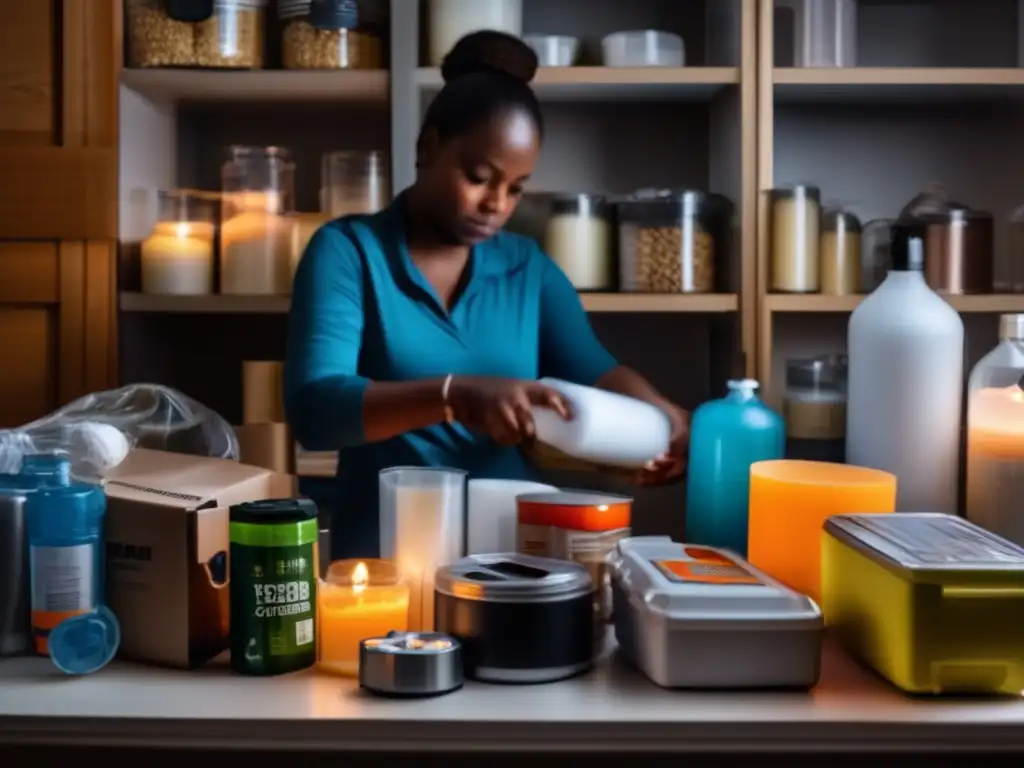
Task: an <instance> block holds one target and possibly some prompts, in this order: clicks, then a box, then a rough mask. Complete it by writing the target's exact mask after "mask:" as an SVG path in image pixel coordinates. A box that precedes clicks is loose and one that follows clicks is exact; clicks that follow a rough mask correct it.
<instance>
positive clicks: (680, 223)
mask: <svg viewBox="0 0 1024 768" xmlns="http://www.w3.org/2000/svg"><path fill="white" fill-rule="evenodd" d="M617 209H618V218H619V278H620V280H619V283H620V288H621V289H622V290H623V291H635V292H640V293H712V292H714V290H715V275H716V266H721V265H722V264H724V263H725V262H724V261H723V257H724V256H725V255H726V254H725V251H726V247H725V246H726V243H728V242H729V232H730V226H731V224H732V212H733V207H732V203H731V202H730V201H729V200H728V199H727V198H725V197H722V196H721V195H712V194H705V193H704V192H695V191H689V190H683V191H678V190H677V191H672V190H641V191H639V192H636V193H634V194H632V195H630V196H629V197H627V198H624V199H621V200H619V201H618V203H617ZM716 262H717V264H716Z"/></svg>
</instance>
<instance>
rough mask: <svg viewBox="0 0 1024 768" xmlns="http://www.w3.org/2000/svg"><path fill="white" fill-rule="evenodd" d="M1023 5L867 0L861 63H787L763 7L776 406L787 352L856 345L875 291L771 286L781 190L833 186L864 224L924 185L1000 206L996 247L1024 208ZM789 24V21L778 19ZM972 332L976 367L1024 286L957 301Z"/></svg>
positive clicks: (761, 222) (761, 183)
mask: <svg viewBox="0 0 1024 768" xmlns="http://www.w3.org/2000/svg"><path fill="white" fill-rule="evenodd" d="M1019 16H1020V9H1019V7H1018V3H1017V2H1013V1H1009V0H984V2H978V3H946V2H941V1H939V0H913V2H906V3H902V2H901V3H892V2H885V1H884V0H862V2H860V3H859V4H858V25H857V31H858V51H857V60H858V63H859V64H861V65H863V66H858V67H852V68H844V69H826V68H821V69H801V68H794V67H791V66H786V64H787V63H788V62H787V61H786V53H787V51H786V50H785V49H783V48H782V46H781V45H779V46H777V43H779V42H780V41H781V40H783V39H785V34H784V33H785V30H784V29H776V26H775V21H776V18H777V15H776V12H775V10H774V7H773V3H772V1H771V0H761V2H760V4H759V12H758V39H759V49H758V64H757V67H758V97H757V98H758V139H757V145H758V154H757V156H758V171H757V174H758V189H759V200H758V236H757V256H756V264H757V267H756V270H757V302H756V303H757V336H758V341H757V366H756V371H757V376H758V378H759V379H760V380H761V382H762V385H763V387H764V389H765V390H766V392H767V394H768V399H769V401H770V402H774V403H777V402H778V401H779V399H780V397H781V394H782V388H783V386H784V381H783V380H784V373H785V361H786V360H787V359H790V358H794V357H807V356H811V355H815V354H821V353H835V352H841V351H843V350H844V349H845V341H846V324H847V321H848V316H849V313H850V312H851V311H853V310H854V309H855V308H856V307H857V305H858V304H859V303H860V301H861V300H862V298H863V297H861V296H824V295H788V294H772V293H770V292H769V274H770V272H769V269H770V258H771V254H770V210H769V192H770V190H771V189H772V188H774V187H779V186H784V185H787V184H794V183H807V184H813V185H814V186H817V187H819V188H820V189H821V190H822V202H823V204H827V203H828V202H830V201H834V202H837V203H840V204H842V205H843V206H844V207H845V208H847V209H849V210H851V211H852V212H853V213H855V214H857V216H858V218H860V219H861V221H862V222H865V223H866V222H868V221H869V220H872V219H876V218H895V217H896V216H897V215H898V213H899V211H900V209H901V208H902V207H903V205H904V204H905V203H907V202H908V201H909V200H910V199H911V198H912V197H914V196H915V195H916V194H917V193H919V192H920V191H921V190H922V188H923V187H924V186H925V185H927V184H929V183H933V182H938V183H941V184H943V186H944V187H945V188H946V189H947V190H948V191H949V193H950V195H951V196H952V197H954V198H955V199H957V200H960V201H962V202H964V203H966V204H968V205H971V206H973V207H975V208H979V209H983V210H987V211H990V212H991V213H992V214H993V215H994V216H995V222H996V242H995V247H996V255H997V258H998V256H999V254H1001V253H1005V250H1006V248H1007V245H1008V242H1007V241H1008V233H1007V227H1008V220H1009V216H1010V213H1011V212H1012V211H1013V210H1014V209H1015V208H1016V207H1017V206H1019V205H1020V204H1022V203H1024V188H1022V187H1021V186H1020V184H1019V179H1020V178H1021V173H1022V171H1024V153H1022V152H1021V149H1020V146H1021V145H1020V141H1019V136H1020V135H1021V131H1022V128H1024V111H1022V105H1024V68H1018V67H1017V64H1018V47H1019V44H1020V42H1019V41H1018V37H1017V35H1018V29H1019V27H1018V22H1019ZM780 26H781V25H780ZM948 300H949V302H950V304H951V305H952V306H953V307H954V308H956V309H957V310H958V311H959V312H961V313H962V315H963V318H964V324H965V329H966V332H967V360H966V364H967V370H969V369H970V366H972V365H973V364H974V362H976V361H977V359H978V358H980V356H981V355H983V354H984V353H985V352H986V351H987V350H988V349H990V348H991V347H992V346H993V345H994V344H995V341H996V327H997V316H998V315H999V314H1000V313H1004V312H1024V296H1022V295H1004V296H1001V295H976V296H951V297H949V299H948Z"/></svg>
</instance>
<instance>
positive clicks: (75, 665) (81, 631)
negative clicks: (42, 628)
mask: <svg viewBox="0 0 1024 768" xmlns="http://www.w3.org/2000/svg"><path fill="white" fill-rule="evenodd" d="M48 645H49V649H50V659H51V660H52V661H53V664H54V666H56V667H57V669H59V670H60V671H61V672H63V673H64V674H66V675H89V674H92V673H93V672H98V671H99V670H101V669H103V668H104V667H105V666H107V664H109V663H110V662H111V660H112V659H113V658H114V656H116V655H117V649H118V648H119V647H120V646H121V624H120V623H119V622H118V620H117V617H116V616H114V614H113V612H112V611H111V610H110V609H109V608H107V607H106V606H100V607H99V608H98V609H97V610H95V611H92V612H91V613H82V614H79V615H78V616H72V617H71V618H70V619H64V621H62V622H61V623H60V624H58V625H57V626H56V627H54V629H53V631H52V632H51V633H50V637H49V640H48Z"/></svg>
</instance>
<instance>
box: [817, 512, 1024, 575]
mask: <svg viewBox="0 0 1024 768" xmlns="http://www.w3.org/2000/svg"><path fill="white" fill-rule="evenodd" d="M825 531H826V532H828V533H829V534H830V535H832V536H834V537H835V538H837V539H839V540H840V541H842V542H844V543H846V544H848V545H849V546H851V547H854V548H856V549H858V550H861V551H863V552H866V553H869V554H870V555H871V556H872V559H875V560H878V561H881V562H882V563H883V564H887V565H889V566H890V567H892V566H895V567H897V568H900V569H905V570H909V571H914V572H917V573H921V572H924V573H927V572H929V571H930V572H949V571H959V572H963V571H993V570H994V571H1010V572H1016V573H1021V572H1024V549H1022V548H1021V547H1018V546H1017V545H1016V544H1012V543H1010V542H1009V541H1006V540H1005V539H1003V538H1001V537H999V536H996V535H995V534H994V533H989V532H988V531H986V530H985V529H983V528H980V527H979V526H977V525H975V524H974V523H971V522H968V521H967V520H964V519H963V518H959V517H955V516H953V515H945V514H941V513H938V512H900V513H897V514H889V515H838V516H835V517H830V518H828V520H827V521H826V522H825Z"/></svg>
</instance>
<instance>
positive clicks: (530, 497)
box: [516, 491, 633, 507]
mask: <svg viewBox="0 0 1024 768" xmlns="http://www.w3.org/2000/svg"><path fill="white" fill-rule="evenodd" d="M516 500H517V501H525V502H527V503H528V504H557V505H558V506H560V507H610V506H612V505H614V504H632V503H633V499H632V497H630V496H618V495H615V494H611V493H591V492H590V491H549V492H545V493H524V494H521V495H520V496H517V497H516Z"/></svg>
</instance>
